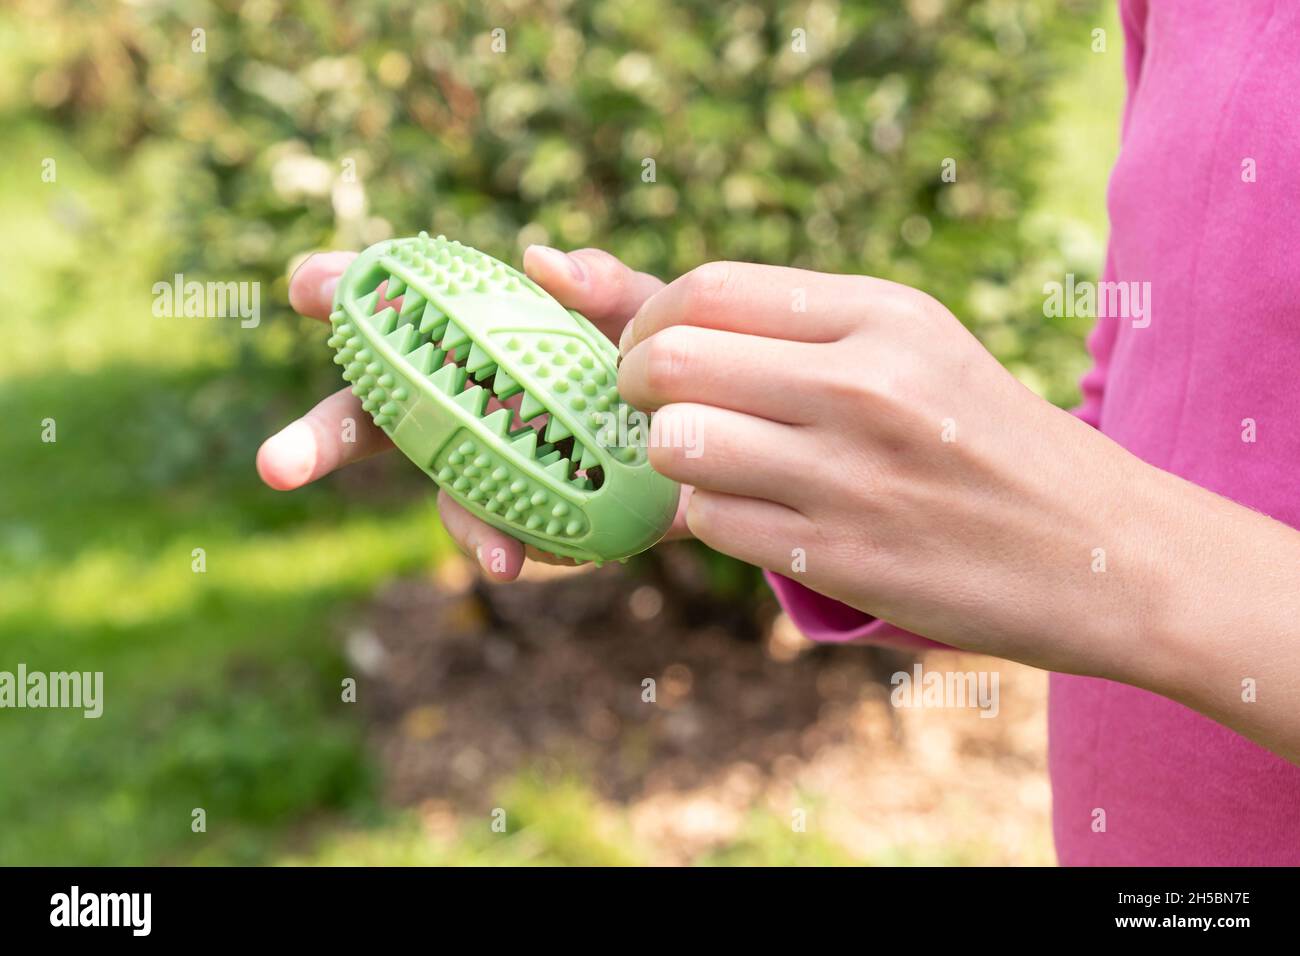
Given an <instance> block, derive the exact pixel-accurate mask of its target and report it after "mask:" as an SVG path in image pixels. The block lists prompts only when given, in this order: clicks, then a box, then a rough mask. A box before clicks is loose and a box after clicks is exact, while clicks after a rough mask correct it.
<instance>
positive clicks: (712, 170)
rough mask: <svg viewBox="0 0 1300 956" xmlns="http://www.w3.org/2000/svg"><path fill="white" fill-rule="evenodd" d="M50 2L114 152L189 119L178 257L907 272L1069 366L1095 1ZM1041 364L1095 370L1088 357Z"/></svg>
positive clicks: (1037, 353)
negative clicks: (1052, 112) (1069, 195)
mask: <svg viewBox="0 0 1300 956" xmlns="http://www.w3.org/2000/svg"><path fill="white" fill-rule="evenodd" d="M39 6H40V7H41V9H42V10H45V11H49V12H50V14H52V15H53V16H54V17H56V18H57V22H59V23H60V26H61V29H60V30H59V31H57V32H56V33H54V34H52V35H50V34H47V35H45V36H44V37H41V38H39V39H38V40H37V42H35V43H34V45H33V47H32V48H31V49H30V50H28V51H26V59H27V61H28V62H27V71H26V72H27V75H28V76H29V77H30V80H29V82H30V83H31V84H32V85H33V88H34V90H35V91H36V93H37V98H38V101H40V102H42V103H43V104H44V105H45V107H46V108H47V111H48V112H49V113H50V114H51V115H54V116H56V117H58V118H59V119H61V120H62V121H64V122H66V123H68V124H70V125H71V126H72V127H73V128H75V129H76V130H77V131H78V135H79V136H81V137H83V138H84V141H85V142H86V143H87V144H89V145H90V146H91V148H92V149H93V150H94V151H95V152H96V153H97V154H100V155H103V156H104V157H106V158H107V157H117V158H119V159H120V160H121V161H128V159H129V157H130V156H131V155H132V154H133V153H134V152H136V151H138V150H140V149H141V148H143V147H145V146H146V145H147V144H148V143H150V142H151V141H162V142H166V143H168V144H179V145H180V146H181V147H183V149H182V152H181V155H180V156H178V157H177V160H178V161H179V162H182V163H184V165H185V174H184V176H182V177H179V178H178V185H179V192H178V195H176V196H175V210H174V216H175V218H174V226H175V232H174V239H175V243H176V248H175V250H174V254H173V256H172V259H171V262H172V263H173V264H174V265H175V267H176V268H177V269H178V270H181V271H186V272H188V273H200V272H207V273H212V274H215V275H218V276H221V277H223V278H236V277H248V278H260V279H262V280H263V281H266V282H268V283H269V282H272V281H275V280H277V279H282V276H283V273H284V270H285V266H286V263H288V262H289V261H290V259H291V257H293V256H294V255H295V254H297V253H299V252H301V251H302V250H305V249H310V248H316V247H325V246H343V247H356V246H360V245H364V244H368V243H370V242H373V241H375V240H378V239H380V238H384V237H386V236H389V235H393V234H398V235H401V234H412V233H414V232H417V231H419V230H420V229H428V230H430V231H431V232H434V233H438V232H442V233H446V234H448V235H453V236H455V237H457V238H460V239H462V240H464V241H466V242H468V243H470V244H472V245H475V246H478V247H480V248H482V249H484V250H486V251H488V252H490V253H492V254H493V255H497V256H499V257H503V258H506V259H510V260H517V258H518V252H519V250H520V248H521V247H522V245H523V244H526V243H528V242H549V243H552V244H556V245H560V246H563V247H574V246H580V245H586V244H593V245H598V246H601V247H603V248H606V249H609V250H610V251H612V252H614V253H616V254H618V255H620V256H622V257H623V258H625V259H626V260H628V261H629V262H630V263H631V264H633V265H634V266H636V267H637V268H640V269H645V270H648V271H652V272H656V273H659V274H661V275H663V276H665V277H672V276H675V275H678V274H680V273H682V272H684V271H686V270H688V269H690V268H691V267H693V266H695V265H697V264H699V263H700V262H703V261H707V260H710V259H720V258H724V259H745V260H755V261H763V262H772V263H779V264H785V265H797V266H804V267H807V268H812V269H820V270H826V271H837V272H865V273H873V274H879V275H885V276H889V277H893V278H897V279H899V280H901V281H906V282H909V283H911V284H915V285H918V286H921V287H923V288H925V289H926V290H927V291H930V292H932V293H934V294H935V295H937V296H938V297H939V298H941V299H942V300H943V301H945V302H946V303H947V304H948V305H949V306H950V307H951V308H952V309H953V310H954V311H955V312H956V313H957V314H958V315H959V316H962V317H963V318H964V319H966V320H967V321H969V322H970V323H971V324H972V325H973V326H974V327H976V329H977V330H978V331H981V332H985V333H988V334H989V335H990V337H991V338H993V340H994V341H995V343H996V345H997V351H999V352H1000V353H1001V354H1000V357H1002V358H1003V359H1004V360H1006V361H1008V362H1012V363H1016V364H1024V365H1034V364H1035V359H1036V358H1037V357H1041V356H1049V357H1050V358H1051V359H1052V360H1053V362H1052V364H1053V365H1056V366H1059V365H1061V363H1060V362H1059V361H1056V359H1058V358H1059V357H1060V354H1061V349H1060V348H1059V347H1058V346H1059V343H1060V341H1061V340H1062V339H1063V338H1065V339H1066V340H1068V341H1070V342H1073V341H1075V338H1076V337H1077V334H1078V332H1079V329H1078V328H1077V327H1075V326H1068V327H1066V326H1062V325H1056V324H1048V323H1046V322H1045V320H1044V319H1043V316H1042V314H1041V308H1037V307H1036V306H1039V305H1041V292H1040V289H1041V281H1042V280H1041V273H1042V272H1043V270H1044V267H1045V266H1048V265H1050V266H1051V267H1052V268H1051V269H1049V270H1048V271H1049V272H1051V273H1052V274H1059V272H1060V271H1061V270H1060V269H1059V265H1060V262H1059V258H1060V255H1061V252H1060V249H1059V248H1058V247H1059V238H1060V237H1059V236H1058V235H1056V234H1055V232H1054V230H1052V229H1045V228H1042V226H1041V224H1038V225H1037V226H1035V224H1034V223H1032V222H1029V221H1028V217H1027V215H1026V210H1027V203H1028V201H1029V200H1030V199H1031V198H1032V195H1033V192H1034V177H1035V175H1036V173H1037V170H1036V164H1038V163H1039V162H1040V161H1041V160H1042V158H1043V156H1044V143H1043V138H1042V137H1041V136H1040V135H1039V133H1038V130H1037V128H1036V127H1037V122H1038V120H1039V119H1040V118H1041V115H1042V113H1043V109H1044V105H1045V104H1044V100H1045V97H1044V95H1043V91H1044V89H1045V87H1046V86H1047V84H1048V82H1049V81H1050V80H1051V79H1052V78H1053V77H1054V76H1055V75H1056V74H1057V73H1058V72H1059V71H1060V70H1061V69H1062V65H1063V63H1065V62H1069V60H1068V59H1067V55H1068V56H1072V57H1073V58H1074V61H1075V62H1077V63H1082V62H1083V61H1084V58H1087V57H1090V56H1092V54H1091V53H1090V52H1089V51H1088V46H1087V40H1088V31H1087V27H1088V25H1089V24H1090V22H1091V21H1090V19H1089V15H1091V14H1092V13H1094V12H1095V10H1096V7H1097V4H1096V2H1094V0H1068V2H1060V0H949V2H946V3H945V2H940V0H917V2H913V3H908V4H895V3H883V2H881V3H834V2H825V3H810V4H795V5H788V4H780V3H774V2H759V3H738V2H731V3H723V4H721V5H718V4H702V3H691V2H665V3H654V4H647V3H641V2H637V0H593V2H583V3H573V2H567V0H549V2H542V3H536V2H522V0H515V2H500V0H497V2H487V3H479V2H474V3H438V4H429V3H422V2H417V0H388V2H384V3H375V4H348V5H346V6H341V5H334V4H327V3H324V2H321V0H296V2H295V0H285V2H277V0H249V2H245V3H206V2H197V0H196V2H189V3H180V4H149V3H145V4H140V5H132V6H129V7H121V8H117V9H115V11H114V12H113V13H112V14H111V15H105V16H102V17H85V18H78V17H74V16H73V15H72V11H73V10H74V9H75V8H78V7H79V6H80V5H79V4H76V3H72V2H70V0H53V2H47V0H42V2H41V3H40V4H39ZM195 29H201V30H203V31H204V33H203V35H202V37H201V45H202V52H196V51H195V46H196V44H197V43H199V41H197V40H195V39H194V35H193V32H192V31H193V30H195ZM946 159H951V160H953V161H955V163H956V172H957V180H956V182H944V181H943V180H942V179H941V175H940V174H941V169H942V164H943V163H944V161H945V160H946ZM651 161H652V162H653V164H654V175H653V179H654V181H653V182H647V181H646V179H648V178H650V176H649V169H648V164H649V163H650V162H651ZM353 173H355V182H353V181H350V180H351V179H352V178H353ZM1083 265H1084V266H1085V267H1087V266H1090V265H1091V264H1090V263H1084V264H1083ZM281 287H282V286H281ZM1008 331H1010V333H1011V334H1008ZM1037 371H1038V373H1039V374H1038V376H1037V379H1038V381H1036V382H1034V384H1036V385H1039V386H1040V387H1041V388H1042V389H1043V390H1044V391H1045V392H1046V393H1047V394H1048V395H1049V396H1050V397H1052V398H1053V399H1056V400H1058V401H1064V400H1068V399H1069V398H1070V397H1071V396H1072V395H1073V387H1074V386H1073V382H1074V377H1075V374H1076V373H1077V371H1078V367H1077V365H1069V366H1066V367H1064V368H1041V367H1040V368H1038V369H1037Z"/></svg>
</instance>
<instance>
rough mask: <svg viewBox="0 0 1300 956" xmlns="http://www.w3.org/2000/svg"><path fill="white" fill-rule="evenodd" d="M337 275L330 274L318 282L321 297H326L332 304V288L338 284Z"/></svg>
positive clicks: (335, 287)
mask: <svg viewBox="0 0 1300 956" xmlns="http://www.w3.org/2000/svg"><path fill="white" fill-rule="evenodd" d="M339 278H340V277H339V276H330V277H329V278H328V279H326V280H325V281H324V282H322V283H321V284H320V295H321V298H322V299H328V300H329V301H330V303H331V304H332V303H333V302H334V290H335V289H337V288H338V286H339Z"/></svg>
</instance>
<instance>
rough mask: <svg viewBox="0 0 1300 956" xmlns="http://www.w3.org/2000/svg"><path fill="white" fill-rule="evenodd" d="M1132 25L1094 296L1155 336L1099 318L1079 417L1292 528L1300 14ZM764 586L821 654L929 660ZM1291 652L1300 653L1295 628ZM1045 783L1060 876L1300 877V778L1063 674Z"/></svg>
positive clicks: (1299, 628) (1298, 322)
mask: <svg viewBox="0 0 1300 956" xmlns="http://www.w3.org/2000/svg"><path fill="white" fill-rule="evenodd" d="M1120 10H1121V15H1122V18H1123V24H1124V32H1125V40H1126V49H1125V66H1126V71H1127V75H1128V85H1129V95H1128V101H1127V104H1126V107H1125V111H1124V125H1123V138H1122V145H1121V149H1120V156H1119V161H1118V163H1117V164H1116V166H1115V170H1114V172H1113V174H1112V176H1111V181H1110V190H1109V196H1108V206H1109V210H1110V219H1111V238H1110V249H1109V253H1108V256H1107V262H1106V269H1105V275H1104V277H1103V278H1105V279H1107V280H1112V281H1113V280H1120V281H1125V282H1137V283H1144V282H1145V283H1150V287H1149V288H1150V296H1151V299H1150V303H1149V306H1150V308H1149V324H1147V322H1148V319H1147V318H1135V317H1132V316H1131V315H1130V316H1126V317H1115V316H1112V317H1103V318H1100V319H1099V320H1098V322H1097V325H1096V327H1095V328H1094V330H1093V332H1092V334H1091V335H1090V336H1089V338H1088V348H1089V351H1090V352H1091V354H1092V356H1093V359H1094V366H1093V368H1092V370H1091V371H1090V372H1089V373H1088V374H1087V376H1085V378H1084V379H1083V382H1082V386H1083V396H1084V400H1083V405H1082V406H1081V407H1080V408H1079V409H1078V412H1077V414H1079V415H1080V417H1082V418H1083V419H1084V420H1085V421H1087V422H1089V423H1090V424H1092V425H1094V426H1095V427H1097V428H1100V429H1101V430H1102V431H1103V432H1104V433H1105V434H1107V435H1109V436H1110V437H1111V438H1113V439H1114V440H1115V441H1117V442H1119V443H1120V444H1121V445H1123V446H1124V447H1125V448H1128V449H1129V450H1130V451H1132V452H1133V453H1134V454H1136V455H1138V456H1139V457H1141V458H1142V459H1144V460H1145V461H1148V462H1150V463H1151V464H1153V465H1155V466H1157V467H1159V468H1162V469H1164V470H1166V471H1170V472H1173V473H1174V474H1177V475H1181V476H1182V477H1184V478H1187V479H1188V480H1190V481H1193V482H1195V483H1197V484H1199V485H1202V486H1203V487H1205V488H1209V489H1211V490H1212V491H1215V492H1217V493H1219V494H1221V495H1224V496H1226V497H1228V498H1231V499H1232V500H1234V501H1237V502H1240V503H1242V504H1244V505H1248V506H1249V507H1251V508H1254V509H1255V510H1257V511H1261V512H1263V513H1265V514H1268V515H1271V516H1273V517H1274V518H1277V519H1278V520H1280V521H1284V522H1286V523H1287V524H1289V525H1291V526H1292V527H1300V243H1298V242H1297V236H1298V235H1300V113H1298V112H1297V108H1298V107H1300V3H1295V2H1292V0H1233V2H1231V3H1226V2H1224V0H1179V2H1174V0H1120ZM1251 180H1253V181H1251ZM1080 278H1082V277H1080ZM1144 325H1145V327H1141V326H1144ZM1247 419H1250V420H1253V423H1254V432H1255V434H1254V439H1255V440H1254V441H1253V442H1251V441H1247V440H1243V435H1245V436H1247V437H1249V432H1250V428H1251V425H1250V423H1249V422H1246V420H1247ZM1298 570H1300V569H1298ZM770 580H771V581H772V584H773V587H774V588H775V590H776V593H777V595H778V597H779V598H780V599H781V602H782V604H784V606H785V607H786V609H787V611H788V612H789V613H790V615H791V616H792V617H793V619H794V620H795V622H796V623H797V624H798V625H799V626H800V627H801V628H802V629H803V630H804V631H805V633H807V634H808V636H809V637H812V638H814V639H817V640H825V641H846V640H853V639H858V638H863V639H867V640H873V641H879V642H888V643H894V644H910V645H913V646H933V644H932V643H931V642H929V641H926V640H925V639H924V638H918V637H916V636H915V635H910V634H905V633H904V632H902V631H899V630H897V629H896V628H893V627H891V626H890V625H888V624H887V623H885V622H884V621H879V620H875V619H873V618H870V617H868V616H867V615H865V614H863V613H862V612H860V611H856V610H854V609H852V608H849V607H846V606H845V605H843V604H838V603H837V602H835V601H832V600H830V599H829V598H826V597H823V596H821V595H819V594H816V593H814V592H812V591H809V590H807V589H806V588H804V587H803V586H802V585H799V584H796V583H794V582H793V581H790V580H788V579H786V578H782V577H778V576H775V575H772V576H770ZM1296 638H1297V645H1298V646H1297V652H1300V621H1298V622H1296ZM1243 676H1251V675H1243ZM1255 676H1261V675H1255ZM1266 687H1267V681H1266V680H1261V681H1260V692H1261V693H1264V692H1266ZM1296 705H1297V706H1300V701H1296ZM1049 763H1050V770H1051V776H1052V792H1053V795H1054V807H1053V829H1054V832H1055V837H1056V850H1057V855H1058V858H1059V859H1060V861H1061V863H1063V864H1066V865H1088V864H1111V865H1129V864H1150V865H1210V864H1239V865H1254V864H1290V865H1297V864H1300V767H1297V766H1293V765H1292V764H1290V763H1287V762H1286V761H1285V760H1283V759H1282V758H1280V757H1277V756H1274V755H1273V754H1271V753H1269V752H1268V751H1266V750H1264V749H1263V748H1261V747H1259V746H1257V745H1255V744H1253V743H1251V742H1250V741H1248V740H1246V739H1245V738H1244V737H1242V736H1240V735H1239V734H1237V733H1235V732H1233V731H1231V730H1228V729H1227V728H1225V727H1223V726H1221V725H1219V724H1217V723H1215V722H1214V721H1212V720H1210V719H1209V718H1207V717H1202V716H1200V715H1199V714H1196V713H1194V712H1193V711H1191V710H1189V709H1187V708H1186V707H1183V706H1182V705H1180V704H1176V703H1174V702H1172V701H1170V700H1167V699H1165V698H1163V697H1159V696H1157V695H1155V694H1152V693H1149V692H1147V691H1143V690H1138V689H1136V688H1133V687H1128V686H1125V685H1123V684H1117V683H1114V682H1112V681H1107V680H1101V679H1097V678H1090V677H1075V676H1071V675H1067V674H1053V675H1052V676H1051V703H1050V743H1049ZM1008 798H1009V799H1010V798H1011V795H1009V794H1008ZM1098 808H1100V809H1102V810H1104V811H1105V821H1106V828H1105V831H1104V832H1096V831H1095V830H1094V827H1093V821H1094V818H1095V814H1094V811H1095V810H1096V809H1098Z"/></svg>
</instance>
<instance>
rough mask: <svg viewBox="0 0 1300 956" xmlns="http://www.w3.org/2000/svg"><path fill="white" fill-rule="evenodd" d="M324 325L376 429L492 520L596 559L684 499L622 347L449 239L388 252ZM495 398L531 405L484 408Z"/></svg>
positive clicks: (344, 284)
mask: <svg viewBox="0 0 1300 956" xmlns="http://www.w3.org/2000/svg"><path fill="white" fill-rule="evenodd" d="M384 283H387V285H386V286H385V285H384ZM381 286H384V288H383V289H382V290H381V289H380V287H381ZM381 291H382V298H381ZM395 299H396V300H400V302H393V301H392V300H395ZM384 302H389V303H391V304H388V305H382V303H384ZM381 305H382V307H381ZM330 323H331V325H332V326H333V329H334V334H333V335H332V336H330V339H329V344H330V346H331V347H332V348H334V349H335V350H336V355H335V357H334V361H335V362H337V363H338V364H339V365H342V366H343V377H344V378H345V379H346V380H347V381H349V382H351V383H352V391H353V393H354V394H356V395H357V396H358V397H359V398H361V400H362V407H363V408H364V409H365V410H366V411H367V412H369V413H370V415H371V416H372V417H373V418H374V420H375V424H376V425H378V426H379V427H380V428H382V429H383V430H384V431H385V432H386V433H387V434H388V436H389V437H390V438H391V439H392V440H393V443H394V444H395V445H396V446H397V447H398V448H400V449H401V450H402V452H403V453H404V454H405V455H406V456H407V457H408V458H410V459H411V460H412V461H413V462H415V463H416V464H417V465H418V466H419V467H420V468H421V469H422V470H423V471H424V472H425V473H426V474H428V475H429V476H430V477H431V478H433V480H434V481H436V482H437V483H438V485H439V486H440V487H441V488H442V489H443V490H444V491H446V492H447V493H448V494H450V495H451V496H452V497H453V498H454V499H455V500H456V501H458V502H459V503H460V504H461V505H463V506H464V507H465V508H467V509H468V510H469V511H470V512H472V513H473V514H475V515H477V516H478V517H479V518H482V519H483V520H484V521H486V522H487V523H488V524H490V525H492V526H494V527H496V528H499V529H501V530H502V531H504V532H506V533H507V534H509V535H511V536H513V537H515V538H518V539H520V540H522V541H524V542H525V543H527V544H531V545H533V546H534V547H537V548H540V549H541V550H543V551H549V552H551V553H552V554H556V555H560V556H562V557H570V558H575V559H577V560H580V561H594V562H596V563H597V564H600V563H602V562H604V561H611V560H619V559H623V558H626V557H627V556H629V555H632V554H636V553H637V552H638V551H643V550H645V549H646V548H648V547H650V546H651V545H652V544H654V543H655V542H656V541H658V540H659V539H660V538H661V537H663V535H664V532H666V531H667V530H668V526H669V525H670V524H671V523H672V520H673V515H674V514H675V512H676V509H677V501H678V497H679V495H680V488H679V486H678V485H677V484H676V483H675V482H673V481H671V480H669V479H667V478H665V477H663V476H662V475H659V474H657V473H656V472H654V471H653V470H652V469H651V468H650V464H649V462H648V460H647V456H646V444H647V441H648V438H649V436H648V435H647V434H646V432H647V431H648V426H647V423H646V419H645V417H644V416H643V415H641V414H640V413H639V412H636V411H634V410H632V409H631V408H630V407H629V406H628V405H627V404H625V403H624V402H623V401H622V400H621V399H620V398H619V395H618V390H617V384H618V376H617V371H616V368H617V365H616V361H617V357H618V353H617V350H616V349H615V348H614V346H613V345H612V344H611V343H610V341H609V340H608V339H606V338H605V336H603V335H602V334H601V333H600V332H599V331H598V330H597V329H596V328H595V327H594V326H593V325H592V324H591V323H590V322H588V321H587V320H586V319H585V318H583V317H582V316H581V315H579V314H578V313H577V312H574V311H572V310H570V309H565V308H564V307H563V306H562V305H560V304H559V303H558V302H556V301H555V300H554V299H553V298H551V297H550V296H549V295H548V294H547V293H546V292H545V291H544V290H543V289H542V288H541V287H540V286H538V285H537V284H536V283H535V282H533V281H532V280H531V279H529V278H528V277H527V276H525V275H523V274H522V273H520V272H517V271H516V270H514V269H512V268H510V267H509V266H507V265H505V264H504V263H502V262H498V261H497V260H496V259H493V258H492V257H491V256H488V255H485V254H484V253H482V252H479V251H478V250H477V249H472V248H470V247H469V246H465V245H462V244H461V243H459V242H452V241H448V240H447V239H446V238H444V237H443V236H438V237H437V238H436V239H431V238H430V237H429V236H428V235H427V234H426V233H420V235H419V236H418V237H417V238H413V239H394V240H389V241H386V242H380V243H377V244H376V245H373V246H371V247H370V248H369V249H367V250H366V251H365V252H363V253H361V255H360V256H358V257H357V259H356V260H355V261H354V262H353V263H352V264H351V265H350V266H349V267H348V269H347V271H346V272H344V274H343V276H342V278H341V279H340V280H339V284H338V290H337V291H336V292H335V294H334V311H333V314H332V315H330ZM494 394H495V395H496V397H497V398H498V399H500V400H501V401H502V402H505V401H506V400H507V399H510V398H512V397H513V396H516V395H522V400H521V401H520V402H519V403H518V409H517V410H515V409H513V408H511V407H504V406H503V407H500V408H497V409H496V410H495V411H492V412H488V411H487V406H488V399H489V397H491V396H492V395H494Z"/></svg>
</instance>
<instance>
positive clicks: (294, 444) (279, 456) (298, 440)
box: [265, 419, 316, 483]
mask: <svg viewBox="0 0 1300 956" xmlns="http://www.w3.org/2000/svg"><path fill="white" fill-rule="evenodd" d="M265 445H266V453H267V454H269V455H271V456H272V457H274V458H275V459H276V460H277V463H278V466H279V467H278V469H277V470H278V471H279V472H280V473H281V474H283V475H286V476H287V477H289V478H291V479H293V480H295V481H297V482H299V483H301V482H305V481H306V480H307V479H308V478H310V477H311V473H312V471H313V470H314V469H315V467H316V435H315V433H314V432H313V431H312V430H311V426H310V425H308V424H307V423H306V422H304V421H303V420H302V419H298V420H297V421H295V422H290V423H289V424H288V425H286V426H285V427H284V428H281V429H280V430H279V431H278V432H276V433H275V434H274V435H272V436H271V437H270V438H268V439H267V440H266V442H265Z"/></svg>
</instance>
